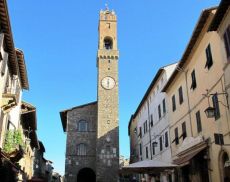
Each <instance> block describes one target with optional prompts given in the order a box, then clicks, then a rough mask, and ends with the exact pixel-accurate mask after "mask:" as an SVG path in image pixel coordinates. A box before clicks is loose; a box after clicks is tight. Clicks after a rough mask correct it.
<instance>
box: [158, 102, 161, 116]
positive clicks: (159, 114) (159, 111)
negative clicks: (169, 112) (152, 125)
mask: <svg viewBox="0 0 230 182" xmlns="http://www.w3.org/2000/svg"><path fill="white" fill-rule="evenodd" d="M158 116H159V119H160V118H161V105H160V104H159V105H158Z"/></svg>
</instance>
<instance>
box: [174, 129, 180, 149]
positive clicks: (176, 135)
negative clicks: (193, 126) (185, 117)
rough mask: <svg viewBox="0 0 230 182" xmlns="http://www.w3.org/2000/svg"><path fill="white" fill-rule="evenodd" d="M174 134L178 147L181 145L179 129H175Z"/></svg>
mask: <svg viewBox="0 0 230 182" xmlns="http://www.w3.org/2000/svg"><path fill="white" fill-rule="evenodd" d="M174 134H175V139H174V140H175V144H176V145H178V144H179V143H180V141H179V134H178V127H176V128H175V129H174Z"/></svg>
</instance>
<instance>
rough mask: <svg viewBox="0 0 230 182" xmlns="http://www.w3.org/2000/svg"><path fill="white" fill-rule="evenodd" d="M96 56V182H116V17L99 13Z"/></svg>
mask: <svg viewBox="0 0 230 182" xmlns="http://www.w3.org/2000/svg"><path fill="white" fill-rule="evenodd" d="M98 31H99V37H98V52H97V69H98V75H97V79H98V80H97V104H98V111H97V134H96V136H97V142H96V178H97V181H98V182H107V181H110V182H115V181H117V179H118V169H119V121H118V57H119V51H118V49H117V17H116V14H115V12H114V11H110V10H109V9H108V8H106V10H103V11H100V19H99V26H98Z"/></svg>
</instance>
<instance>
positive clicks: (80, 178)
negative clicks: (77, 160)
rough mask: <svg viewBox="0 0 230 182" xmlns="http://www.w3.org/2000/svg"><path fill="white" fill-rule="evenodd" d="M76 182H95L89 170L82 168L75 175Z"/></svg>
mask: <svg viewBox="0 0 230 182" xmlns="http://www.w3.org/2000/svg"><path fill="white" fill-rule="evenodd" d="M77 182H96V175H95V173H94V171H93V170H92V169H90V168H83V169H81V170H80V171H79V172H78V174H77Z"/></svg>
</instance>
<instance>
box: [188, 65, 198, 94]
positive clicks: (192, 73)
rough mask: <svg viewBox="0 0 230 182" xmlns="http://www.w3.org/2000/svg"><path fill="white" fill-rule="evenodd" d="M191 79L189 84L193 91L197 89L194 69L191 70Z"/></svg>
mask: <svg viewBox="0 0 230 182" xmlns="http://www.w3.org/2000/svg"><path fill="white" fill-rule="evenodd" d="M191 79H192V83H191V87H190V89H192V90H195V88H196V87H197V82H196V72H195V69H193V70H192V72H191Z"/></svg>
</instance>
